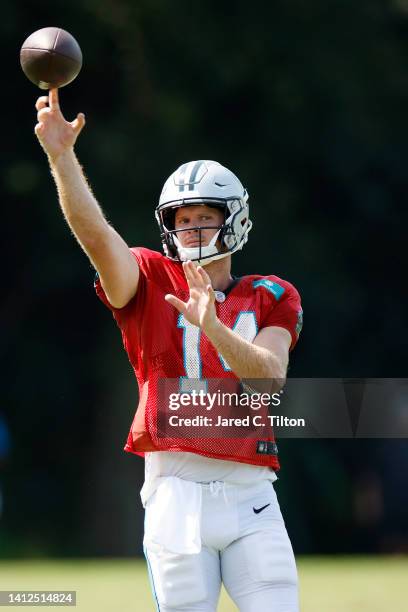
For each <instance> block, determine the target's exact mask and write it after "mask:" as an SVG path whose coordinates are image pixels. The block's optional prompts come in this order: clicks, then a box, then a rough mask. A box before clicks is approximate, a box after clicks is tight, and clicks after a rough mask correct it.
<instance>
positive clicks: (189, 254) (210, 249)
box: [173, 229, 229, 266]
mask: <svg viewBox="0 0 408 612" xmlns="http://www.w3.org/2000/svg"><path fill="white" fill-rule="evenodd" d="M220 232H221V229H219V230H218V232H217V233H216V234H215V235H214V236H213V237H212V238H211V241H210V243H209V244H208V245H207V246H203V247H201V248H200V247H190V248H188V247H183V246H182V245H181V242H180V240H179V239H178V238H177V236H174V238H173V240H174V244H175V245H176V247H177V252H178V255H179V257H180V259H181V261H188V260H190V261H193V262H194V263H195V264H196V265H197V266H206V265H208V264H209V263H211V262H212V261H214V260H215V259H221V258H222V257H226V255H228V254H229V253H220V252H219V251H218V249H217V247H216V246H215V243H216V242H217V240H218V236H219V235H220ZM200 255H201V259H199V257H200Z"/></svg>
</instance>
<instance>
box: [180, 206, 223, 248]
mask: <svg viewBox="0 0 408 612" xmlns="http://www.w3.org/2000/svg"><path fill="white" fill-rule="evenodd" d="M223 222H224V214H223V212H222V211H221V210H219V209H218V208H211V207H210V206H183V207H181V208H178V209H177V210H176V216H175V221H174V224H175V227H174V229H176V230H187V231H183V232H178V233H177V238H178V239H179V240H180V242H181V244H182V246H183V247H188V248H192V247H198V246H200V232H199V231H198V229H193V228H196V227H201V228H206V227H208V229H202V230H201V246H207V245H208V244H209V242H210V240H211V238H212V237H213V236H214V235H215V234H216V233H217V232H218V230H219V228H220V227H221V225H222V224H223ZM190 228H191V229H190Z"/></svg>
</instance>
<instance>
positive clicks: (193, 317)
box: [165, 261, 219, 332]
mask: <svg viewBox="0 0 408 612" xmlns="http://www.w3.org/2000/svg"><path fill="white" fill-rule="evenodd" d="M183 270H184V274H185V276H186V280H187V283H188V287H189V290H190V298H189V300H188V302H183V301H182V300H180V299H179V298H177V297H176V296H175V295H170V294H167V295H166V296H165V300H166V301H167V302H169V303H170V304H172V305H173V306H174V307H175V308H177V310H178V311H179V312H181V313H182V314H183V315H184V316H185V318H186V319H187V321H189V322H190V323H192V324H193V325H197V327H200V328H201V329H202V330H203V331H204V332H205V331H206V329H210V328H211V327H212V326H214V325H216V324H217V323H218V322H219V321H218V317H217V312H216V310H215V293H214V289H213V288H212V285H211V279H210V277H209V276H208V274H207V272H206V271H205V270H204V268H203V267H201V266H198V267H196V266H195V264H193V262H192V261H186V262H184V263H183Z"/></svg>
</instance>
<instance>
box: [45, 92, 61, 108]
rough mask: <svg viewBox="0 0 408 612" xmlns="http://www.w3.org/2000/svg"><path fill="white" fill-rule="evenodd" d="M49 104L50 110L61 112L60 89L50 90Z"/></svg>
mask: <svg viewBox="0 0 408 612" xmlns="http://www.w3.org/2000/svg"><path fill="white" fill-rule="evenodd" d="M48 98H49V102H50V108H51V109H52V110H59V107H60V106H59V98H58V89H57V88H56V87H55V88H54V89H50V93H49V96H48Z"/></svg>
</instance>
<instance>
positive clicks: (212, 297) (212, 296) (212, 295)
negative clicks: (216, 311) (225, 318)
mask: <svg viewBox="0 0 408 612" xmlns="http://www.w3.org/2000/svg"><path fill="white" fill-rule="evenodd" d="M207 291H208V296H209V298H210V300H211V302H215V291H214V289H213V288H212V285H211V283H209V284H208V285H207Z"/></svg>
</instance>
